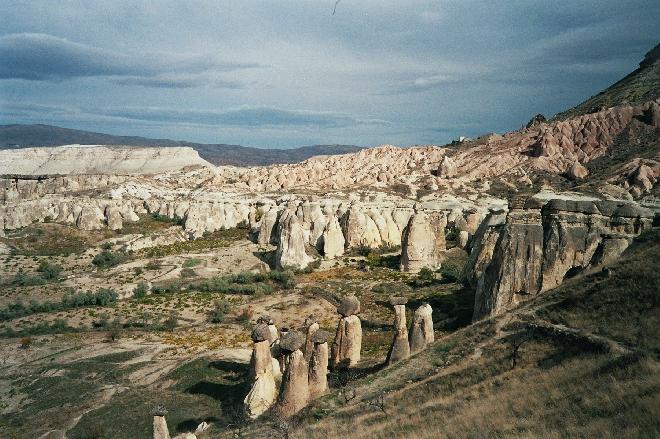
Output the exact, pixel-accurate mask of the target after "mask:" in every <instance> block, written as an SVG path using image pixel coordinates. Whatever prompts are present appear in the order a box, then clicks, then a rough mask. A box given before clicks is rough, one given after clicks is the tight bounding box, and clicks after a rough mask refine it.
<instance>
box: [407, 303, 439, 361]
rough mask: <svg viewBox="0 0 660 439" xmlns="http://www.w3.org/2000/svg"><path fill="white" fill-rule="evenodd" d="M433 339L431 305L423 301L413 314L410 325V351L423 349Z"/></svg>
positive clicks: (415, 351)
mask: <svg viewBox="0 0 660 439" xmlns="http://www.w3.org/2000/svg"><path fill="white" fill-rule="evenodd" d="M434 340H435V335H434V334H433V309H432V308H431V305H429V304H428V303H424V304H423V305H421V306H420V307H419V308H417V310H416V311H415V313H414V314H413V320H412V325H411V326H410V353H411V354H416V353H417V352H420V351H423V350H424V349H426V347H427V346H428V345H429V344H431V343H433V341H434Z"/></svg>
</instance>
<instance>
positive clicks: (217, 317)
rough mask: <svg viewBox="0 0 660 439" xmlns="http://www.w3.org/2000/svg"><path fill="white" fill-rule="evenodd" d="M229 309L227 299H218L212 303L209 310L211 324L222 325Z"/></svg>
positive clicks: (229, 305)
mask: <svg viewBox="0 0 660 439" xmlns="http://www.w3.org/2000/svg"><path fill="white" fill-rule="evenodd" d="M230 309H231V302H229V301H228V300H227V299H219V300H216V301H214V302H213V309H212V310H211V317H210V320H211V323H222V322H223V321H224V320H225V317H226V316H227V313H229V310H230Z"/></svg>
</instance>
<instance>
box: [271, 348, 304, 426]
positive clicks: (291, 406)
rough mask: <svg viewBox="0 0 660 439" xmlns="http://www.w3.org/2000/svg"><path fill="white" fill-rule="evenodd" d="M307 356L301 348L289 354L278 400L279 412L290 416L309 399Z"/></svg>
mask: <svg viewBox="0 0 660 439" xmlns="http://www.w3.org/2000/svg"><path fill="white" fill-rule="evenodd" d="M307 366H308V365H307V361H305V356H304V355H303V353H302V352H301V351H300V350H295V351H293V352H291V353H289V354H288V361H287V367H286V371H285V373H284V377H283V378H282V390H281V392H280V398H279V401H278V406H277V409H278V412H279V413H280V415H281V416H282V417H285V418H289V417H291V416H293V415H295V414H296V413H298V412H299V411H300V410H302V409H303V408H304V407H305V406H306V405H307V402H308V401H309V383H308V369H307Z"/></svg>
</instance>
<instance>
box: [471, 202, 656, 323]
mask: <svg viewBox="0 0 660 439" xmlns="http://www.w3.org/2000/svg"><path fill="white" fill-rule="evenodd" d="M653 216H654V215H653V212H652V211H650V210H649V209H645V208H642V207H640V206H639V205H637V204H635V203H629V202H614V201H574V200H564V199H553V200H550V201H548V202H547V203H546V204H545V205H543V202H542V201H541V200H538V199H535V198H531V199H528V200H527V201H524V200H522V201H521V200H517V201H514V202H512V205H511V210H510V212H509V213H508V214H507V215H504V214H503V213H502V212H493V213H491V214H490V215H489V216H488V217H487V218H486V220H485V221H484V224H482V226H481V227H480V229H479V231H478V233H477V235H475V239H474V242H473V247H472V253H471V255H470V259H469V261H468V265H467V267H466V274H467V276H466V278H467V280H468V281H469V282H470V283H471V284H472V286H474V287H475V288H476V294H475V305H474V314H473V318H474V319H475V320H477V319H480V318H483V317H487V316H490V315H494V314H499V313H501V312H503V311H505V310H507V309H509V308H511V307H512V306H515V305H516V304H517V303H519V302H520V301H522V300H524V299H525V298H526V297H529V296H532V295H536V294H538V293H540V292H543V291H546V290H548V289H551V288H554V287H556V286H557V285H559V284H560V283H561V282H562V281H563V280H564V279H565V278H567V277H572V276H575V275H576V274H578V273H580V272H582V271H584V270H586V269H588V268H591V267H595V266H598V265H600V264H604V263H607V262H609V261H612V260H613V259H614V258H616V257H618V256H619V255H620V254H621V253H622V252H623V251H624V250H625V249H626V248H627V247H628V245H629V244H630V242H631V241H632V239H633V238H634V237H635V236H636V235H639V234H640V233H641V232H642V231H644V230H646V229H648V228H650V227H651V226H652V223H653Z"/></svg>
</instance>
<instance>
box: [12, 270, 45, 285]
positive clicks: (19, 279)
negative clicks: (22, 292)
mask: <svg viewBox="0 0 660 439" xmlns="http://www.w3.org/2000/svg"><path fill="white" fill-rule="evenodd" d="M12 283H13V284H14V285H18V286H21V287H31V286H35V285H43V284H44V278H43V277H41V276H29V275H28V274H26V273H25V272H24V271H23V270H22V269H19V270H18V272H17V273H16V274H15V275H14V279H12Z"/></svg>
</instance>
